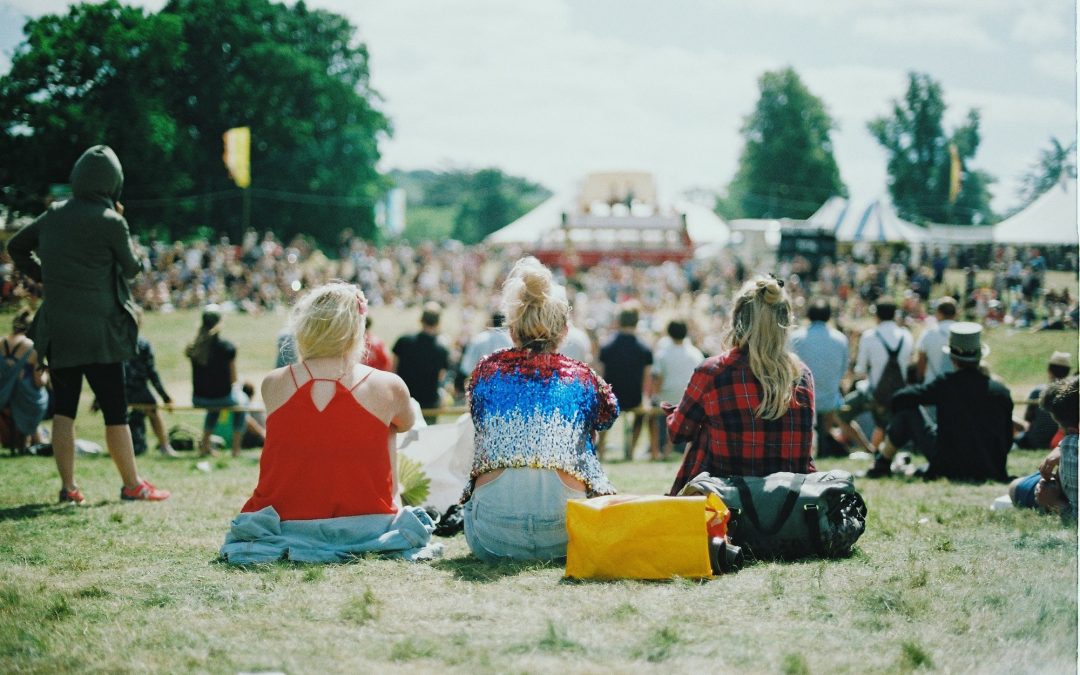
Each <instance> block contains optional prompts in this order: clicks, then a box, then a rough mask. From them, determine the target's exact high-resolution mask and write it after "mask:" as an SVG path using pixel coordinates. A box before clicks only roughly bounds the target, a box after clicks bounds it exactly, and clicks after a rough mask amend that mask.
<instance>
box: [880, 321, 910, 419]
mask: <svg viewBox="0 0 1080 675" xmlns="http://www.w3.org/2000/svg"><path fill="white" fill-rule="evenodd" d="M874 335H876V336H877V339H879V340H881V344H882V345H883V346H884V347H885V352H886V353H887V354H888V355H889V361H888V362H887V363H886V364H885V370H884V371H883V372H882V373H881V377H879V378H878V381H877V385H876V386H875V387H874V401H876V402H877V404H878V405H880V406H881V407H883V408H888V407H889V404H891V403H892V399H893V394H895V393H896V391H897V390H898V389H901V388H902V387H904V386H905V385H906V384H907V382H906V381H905V380H904V371H903V370H902V369H901V368H900V350H901V349H903V348H904V336H903V335H901V336H900V342H899V343H897V345H896V349H889V344H888V343H887V342H885V338H883V337H881V333H878V332H876V331H875V332H874Z"/></svg>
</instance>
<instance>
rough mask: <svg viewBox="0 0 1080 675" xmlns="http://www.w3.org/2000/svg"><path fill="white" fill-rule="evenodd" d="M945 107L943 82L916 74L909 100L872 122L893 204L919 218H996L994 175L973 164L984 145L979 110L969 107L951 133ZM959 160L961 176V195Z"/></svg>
mask: <svg viewBox="0 0 1080 675" xmlns="http://www.w3.org/2000/svg"><path fill="white" fill-rule="evenodd" d="M945 110H946V106H945V101H944V97H943V95H942V90H941V85H940V84H938V83H937V82H935V81H934V80H933V79H932V78H931V77H930V76H929V75H926V74H920V73H910V74H909V76H908V88H907V92H906V93H905V95H904V99H903V100H902V101H899V100H894V101H893V109H892V113H891V114H890V115H887V116H882V117H878V118H876V119H874V120H871V121H870V122H869V123H868V125H867V126H868V128H869V130H870V133H871V134H872V135H873V136H874V138H875V139H876V140H877V142H878V143H880V144H881V146H882V147H883V148H885V151H886V153H887V154H888V158H889V159H888V165H887V168H888V174H889V192H890V194H891V195H892V200H893V205H894V206H895V207H896V211H897V213H898V214H899V215H900V216H901V217H902V218H906V219H908V220H911V221H914V222H919V223H923V222H935V223H961V224H972V223H975V224H978V223H984V222H988V221H990V220H991V218H992V217H993V213H992V211H991V210H990V191H989V186H990V184H991V183H993V182H994V178H993V177H992V176H990V175H989V174H987V173H985V172H983V171H977V170H973V169H970V168H968V163H969V162H970V161H971V160H972V159H973V158H974V157H975V153H976V151H977V150H978V148H979V141H980V136H979V112H978V111H977V110H971V111H969V112H968V114H967V117H966V119H965V122H964V124H962V125H961V126H959V127H957V128H956V129H955V130H953V132H952V134H947V133H946V132H945V129H944V126H943V123H942V119H943V117H944V115H945ZM951 148H952V149H951ZM954 151H955V160H954V159H953V153H954ZM954 161H956V162H958V163H959V167H958V170H959V176H960V186H959V191H958V192H957V193H956V194H955V196H954V195H952V194H951V192H952V190H951V188H952V177H953V171H954V168H953V163H954Z"/></svg>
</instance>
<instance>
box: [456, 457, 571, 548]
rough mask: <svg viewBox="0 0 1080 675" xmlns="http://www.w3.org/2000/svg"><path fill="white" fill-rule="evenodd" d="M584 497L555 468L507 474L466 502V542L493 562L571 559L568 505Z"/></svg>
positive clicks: (474, 494)
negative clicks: (568, 551) (567, 483)
mask: <svg viewBox="0 0 1080 675" xmlns="http://www.w3.org/2000/svg"><path fill="white" fill-rule="evenodd" d="M584 498H585V492H584V491H582V490H576V489H574V488H570V487H567V486H566V484H565V483H563V482H562V479H561V478H559V474H558V473H557V472H556V471H553V470H551V469H530V468H520V469H504V470H503V472H502V474H500V475H499V476H497V477H496V478H495V480H493V481H491V482H490V483H485V484H484V485H481V486H480V487H478V488H476V490H475V491H474V492H473V494H472V497H471V498H470V499H469V501H467V502H465V541H466V542H467V543H468V544H469V549H470V550H471V551H472V553H473V555H475V556H476V557H477V558H480V559H481V560H484V561H487V562H498V561H501V560H557V559H559V558H565V557H566V500H568V499H584Z"/></svg>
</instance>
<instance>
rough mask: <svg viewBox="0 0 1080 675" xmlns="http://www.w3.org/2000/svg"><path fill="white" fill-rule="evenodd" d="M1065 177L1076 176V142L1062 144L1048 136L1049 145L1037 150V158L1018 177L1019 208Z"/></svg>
mask: <svg viewBox="0 0 1080 675" xmlns="http://www.w3.org/2000/svg"><path fill="white" fill-rule="evenodd" d="M1065 178H1076V142H1075V141H1074V142H1072V143H1070V144H1069V145H1067V146H1066V145H1062V144H1061V141H1059V140H1058V139H1056V138H1054V137H1053V136H1051V137H1050V147H1048V148H1045V149H1043V150H1040V151H1039V159H1038V160H1037V161H1036V162H1035V164H1034V165H1033V166H1032V167H1031V168H1030V169H1028V170H1027V171H1026V172H1025V173H1024V175H1023V176H1022V177H1021V178H1020V192H1019V196H1020V202H1021V203H1020V208H1023V207H1025V206H1027V205H1028V204H1030V203H1031V202H1033V201H1035V200H1036V199H1037V198H1038V197H1039V195H1041V194H1042V193H1044V192H1046V191H1047V190H1049V189H1050V188H1052V187H1054V186H1055V185H1057V184H1058V183H1060V182H1061V181H1062V180H1063V179H1065Z"/></svg>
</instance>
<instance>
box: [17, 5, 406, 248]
mask: <svg viewBox="0 0 1080 675" xmlns="http://www.w3.org/2000/svg"><path fill="white" fill-rule="evenodd" d="M24 30H25V34H26V36H27V39H26V42H24V43H23V44H22V45H21V46H20V47H19V48H18V50H17V51H16V53H15V55H14V58H13V59H12V70H11V72H10V73H9V74H8V75H7V76H5V77H3V78H0V179H2V180H3V184H4V185H5V186H12V187H13V192H14V193H15V194H16V195H26V200H27V201H38V202H39V203H40V198H41V195H42V192H43V190H44V189H45V188H46V187H47V185H48V184H49V183H53V182H64V181H65V180H66V175H67V172H68V171H69V170H70V167H71V163H72V161H73V160H74V159H75V157H77V156H78V154H79V153H80V152H81V151H82V150H83V149H85V148H86V147H87V146H89V145H92V144H94V143H100V142H106V143H109V144H110V145H113V146H114V147H115V148H116V150H117V152H118V154H119V155H120V158H121V160H122V161H123V162H124V164H125V169H126V174H127V186H126V189H125V193H126V195H127V200H128V202H127V204H128V215H129V219H130V220H131V221H132V224H133V226H134V227H136V228H138V227H139V226H140V225H144V226H145V225H162V226H164V227H165V228H167V229H168V230H169V231H170V233H171V234H173V235H180V236H182V235H184V234H187V233H191V232H195V231H196V229H197V228H198V227H200V226H207V225H209V226H210V227H211V228H212V229H214V230H215V231H217V232H219V233H227V234H230V235H234V236H236V235H239V234H240V229H241V222H242V221H241V218H242V213H243V210H242V200H241V192H240V191H239V190H237V189H236V188H235V187H234V186H233V184H232V181H231V180H230V179H229V177H228V174H227V173H226V170H225V168H224V166H223V164H222V160H221V155H222V134H223V133H224V132H225V131H226V130H227V129H229V128H231V127H237V126H249V127H251V131H252V157H251V165H252V187H251V188H250V192H249V196H250V197H251V201H252V210H251V224H252V225H254V226H255V227H258V228H260V229H273V230H275V231H276V232H277V233H278V234H279V235H281V236H283V237H290V236H292V235H294V234H297V233H305V234H310V235H313V236H314V237H315V238H316V239H318V240H319V241H321V242H323V243H325V244H330V243H332V242H334V241H336V239H337V235H338V233H340V232H341V231H342V230H344V229H351V230H353V231H354V232H357V233H359V234H360V235H362V236H365V237H373V236H375V234H376V232H375V225H374V213H373V205H374V203H375V200H376V199H377V198H378V197H379V195H380V194H381V193H382V191H383V190H384V189H385V186H386V181H385V180H384V179H383V178H382V177H381V176H380V175H379V174H378V173H377V171H376V169H375V165H376V162H377V161H378V158H379V151H378V141H379V139H380V138H382V137H383V136H385V135H386V134H388V133H389V131H390V125H389V122H388V120H387V119H386V117H385V116H384V115H383V114H382V113H381V112H380V111H379V110H378V109H377V108H376V101H377V99H378V97H377V95H376V93H375V92H374V91H372V90H371V88H370V85H369V78H368V54H367V50H366V48H365V47H364V45H363V44H360V43H358V42H357V40H356V35H355V28H354V27H353V26H352V25H350V23H349V22H348V20H346V19H345V18H344V17H341V16H338V15H336V14H333V13H330V12H326V11H322V10H310V9H308V7H307V6H306V5H305V4H304V3H303V2H302V1H301V2H298V3H296V4H295V5H292V6H288V5H285V4H277V3H273V2H270V0H171V1H170V2H169V3H168V4H167V5H166V6H165V8H164V9H163V10H162V11H161V12H160V13H158V14H153V15H147V14H145V13H144V12H143V11H142V10H138V9H133V8H129V7H124V6H121V5H120V4H118V3H117V2H116V0H109V1H108V2H105V3H104V4H101V5H90V4H85V5H76V6H74V7H72V8H71V9H70V10H69V11H68V13H67V14H66V15H64V16H47V17H43V18H41V19H38V20H35V21H31V22H28V24H27V25H26V27H25V29H24ZM192 193H195V194H196V195H199V196H197V197H195V198H191V199H187V198H185V199H180V198H178V196H179V195H190V194H192Z"/></svg>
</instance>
